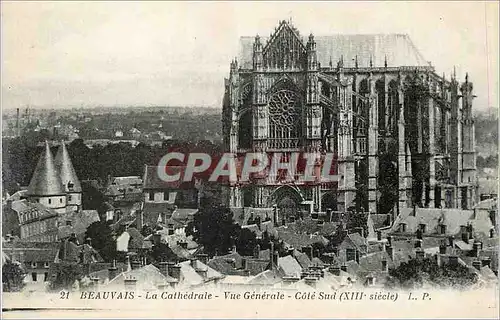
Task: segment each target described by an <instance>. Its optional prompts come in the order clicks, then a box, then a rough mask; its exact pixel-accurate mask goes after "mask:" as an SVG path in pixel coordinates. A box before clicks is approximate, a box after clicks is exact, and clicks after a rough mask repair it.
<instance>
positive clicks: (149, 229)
mask: <svg viewBox="0 0 500 320" xmlns="http://www.w3.org/2000/svg"><path fill="white" fill-rule="evenodd" d="M153 233H154V230H153V228H152V227H151V226H149V225H147V224H146V225H144V226H143V227H142V230H141V234H142V235H143V236H144V237H147V236H149V235H151V234H153Z"/></svg>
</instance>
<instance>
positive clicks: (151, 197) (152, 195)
mask: <svg viewBox="0 0 500 320" xmlns="http://www.w3.org/2000/svg"><path fill="white" fill-rule="evenodd" d="M154 200H155V194H154V193H153V192H150V193H149V201H154Z"/></svg>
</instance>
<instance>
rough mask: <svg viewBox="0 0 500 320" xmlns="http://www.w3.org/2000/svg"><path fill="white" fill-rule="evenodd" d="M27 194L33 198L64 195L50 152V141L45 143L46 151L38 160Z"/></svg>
mask: <svg viewBox="0 0 500 320" xmlns="http://www.w3.org/2000/svg"><path fill="white" fill-rule="evenodd" d="M27 194H28V195H33V196H56V195H63V194H64V188H63V186H62V183H61V178H60V177H59V174H58V172H57V169H56V166H55V164H54V157H53V156H52V153H51V152H50V146H49V142H48V141H45V150H44V151H43V152H42V154H41V155H40V158H39V159H38V163H37V165H36V168H35V171H34V172H33V176H32V177H31V181H30V184H29V186H28V192H27Z"/></svg>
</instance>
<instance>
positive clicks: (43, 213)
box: [12, 199, 58, 224]
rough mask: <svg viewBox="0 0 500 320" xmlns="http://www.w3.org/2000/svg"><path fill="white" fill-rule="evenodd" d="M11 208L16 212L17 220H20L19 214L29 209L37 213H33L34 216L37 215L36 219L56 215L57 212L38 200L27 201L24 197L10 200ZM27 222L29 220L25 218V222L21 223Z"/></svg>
mask: <svg viewBox="0 0 500 320" xmlns="http://www.w3.org/2000/svg"><path fill="white" fill-rule="evenodd" d="M12 210H14V211H15V212H16V213H17V216H18V219H19V221H21V217H20V216H19V215H20V214H24V213H27V212H30V211H31V212H34V213H35V212H36V213H37V214H35V216H37V218H36V220H38V219H43V218H47V217H56V216H57V215H58V213H57V212H56V211H54V209H51V208H47V207H46V206H44V205H43V204H41V203H38V202H29V201H28V200H26V199H23V200H17V201H12ZM27 222H29V220H26V221H25V222H23V224H24V223H27Z"/></svg>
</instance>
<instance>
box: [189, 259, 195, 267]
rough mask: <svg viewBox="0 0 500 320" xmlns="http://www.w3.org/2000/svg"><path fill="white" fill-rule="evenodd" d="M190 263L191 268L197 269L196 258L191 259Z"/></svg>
mask: <svg viewBox="0 0 500 320" xmlns="http://www.w3.org/2000/svg"><path fill="white" fill-rule="evenodd" d="M189 263H190V264H191V267H193V268H195V269H196V258H190V259H189Z"/></svg>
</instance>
